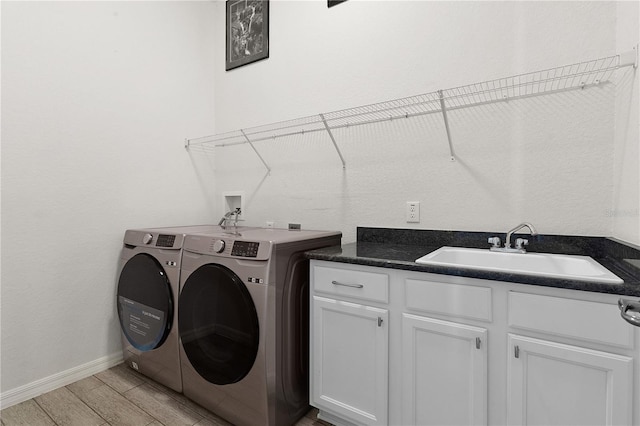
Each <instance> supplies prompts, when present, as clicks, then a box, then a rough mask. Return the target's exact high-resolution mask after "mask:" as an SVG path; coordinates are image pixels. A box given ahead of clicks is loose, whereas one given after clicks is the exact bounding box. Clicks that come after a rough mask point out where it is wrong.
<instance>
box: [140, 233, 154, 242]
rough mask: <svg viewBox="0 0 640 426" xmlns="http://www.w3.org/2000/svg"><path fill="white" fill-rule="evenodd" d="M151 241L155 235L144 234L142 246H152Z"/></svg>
mask: <svg viewBox="0 0 640 426" xmlns="http://www.w3.org/2000/svg"><path fill="white" fill-rule="evenodd" d="M151 241H153V235H151V234H144V236H143V237H142V244H151Z"/></svg>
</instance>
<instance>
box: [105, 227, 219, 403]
mask: <svg viewBox="0 0 640 426" xmlns="http://www.w3.org/2000/svg"><path fill="white" fill-rule="evenodd" d="M189 232H193V233H214V234H217V233H220V234H223V229H222V228H221V227H220V226H215V225H201V226H182V227H171V228H150V229H130V230H127V231H126V232H125V235H124V245H123V247H122V251H121V253H120V262H119V266H118V277H119V278H118V288H117V299H116V304H117V310H118V318H119V321H120V329H121V336H122V351H123V358H124V361H125V363H126V364H127V365H129V366H130V367H131V368H133V369H135V370H138V371H139V372H140V373H142V374H144V375H146V376H148V377H150V378H152V379H154V380H155V381H157V382H158V383H161V384H163V385H165V386H167V387H169V388H171V389H173V390H175V391H177V392H181V391H182V376H181V374H180V361H179V359H178V357H179V349H178V346H179V343H178V329H177V327H176V321H177V319H178V314H177V306H178V303H177V302H178V287H179V283H180V263H181V260H182V246H183V243H184V238H185V235H186V234H187V233H189Z"/></svg>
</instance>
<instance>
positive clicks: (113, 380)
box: [0, 364, 329, 426]
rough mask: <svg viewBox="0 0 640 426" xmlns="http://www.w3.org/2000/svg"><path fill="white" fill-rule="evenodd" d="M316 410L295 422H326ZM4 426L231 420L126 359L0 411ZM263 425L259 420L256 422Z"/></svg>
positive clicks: (305, 425)
mask: <svg viewBox="0 0 640 426" xmlns="http://www.w3.org/2000/svg"><path fill="white" fill-rule="evenodd" d="M316 414H317V410H315V409H313V410H311V411H309V413H308V414H307V415H306V416H305V417H303V418H302V419H300V420H299V421H298V423H296V426H327V425H329V424H328V423H326V422H323V421H322V420H317V419H316ZM0 422H1V423H2V426H18V425H25V426H40V425H43V426H45V425H46V426H51V425H60V426H67V425H73V426H75V425H77V426H102V425H112V426H147V425H148V426H160V425H165V426H174V425H175V426H177V425H197V426H215V425H219V426H221V425H230V423H228V422H226V421H224V420H223V419H221V418H220V417H218V416H216V415H215V414H213V413H211V412H209V411H207V410H205V409H204V408H202V407H201V406H199V405H197V404H195V403H194V402H192V401H190V400H189V399H187V398H186V397H185V396H184V395H182V394H179V393H177V392H174V391H173V390H171V389H169V388H166V387H164V386H162V385H160V384H158V383H156V382H154V381H153V380H151V379H148V378H147V377H145V376H143V375H141V374H139V373H137V372H135V371H133V370H131V369H130V368H128V367H127V366H125V365H124V364H120V365H117V366H115V367H113V368H110V369H109V370H107V371H103V372H102V373H98V374H96V375H94V376H91V377H88V378H86V379H83V380H80V381H78V382H75V383H72V384H70V385H68V386H65V387H62V388H59V389H56V390H54V391H51V392H48V393H45V394H43V395H40V396H38V397H36V398H33V399H30V400H28V401H25V402H22V403H20V404H16V405H14V406H11V407H9V408H5V409H4V410H2V411H0ZM256 426H259V425H256Z"/></svg>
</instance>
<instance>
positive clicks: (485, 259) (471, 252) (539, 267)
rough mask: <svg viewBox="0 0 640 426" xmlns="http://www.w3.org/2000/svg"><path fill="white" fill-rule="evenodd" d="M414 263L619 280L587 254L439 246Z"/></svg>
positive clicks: (609, 281)
mask: <svg viewBox="0 0 640 426" xmlns="http://www.w3.org/2000/svg"><path fill="white" fill-rule="evenodd" d="M416 263H422V264H425V265H436V266H452V267H457V268H465V269H476V270H482V271H493V272H505V273H512V274H523V275H532V276H539V277H550V278H563V279H570V280H578V281H589V282H606V283H611V284H621V283H622V282H623V281H622V280H621V279H620V278H618V277H617V276H616V275H614V274H613V273H611V272H610V271H609V270H608V269H606V268H605V267H604V266H602V265H600V264H599V263H598V262H596V261H595V260H593V259H592V258H591V257H589V256H576V255H567V254H552V253H524V254H522V253H504V252H498V251H491V250H488V249H485V250H482V249H472V248H464V247H441V248H439V249H438V250H436V251H434V252H431V253H429V254H427V255H426V256H422V257H421V258H420V259H418V260H416Z"/></svg>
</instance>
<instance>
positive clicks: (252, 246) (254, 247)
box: [231, 241, 260, 257]
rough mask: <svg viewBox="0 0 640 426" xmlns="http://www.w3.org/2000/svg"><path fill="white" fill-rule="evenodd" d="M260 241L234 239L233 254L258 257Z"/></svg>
mask: <svg viewBox="0 0 640 426" xmlns="http://www.w3.org/2000/svg"><path fill="white" fill-rule="evenodd" d="M259 247H260V243H257V242H254V241H234V242H233V248H232V249H231V256H240V257H258V248H259Z"/></svg>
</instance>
